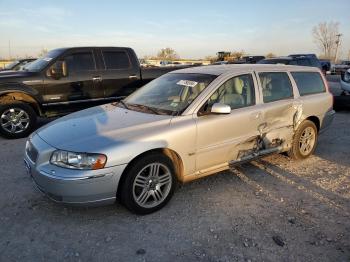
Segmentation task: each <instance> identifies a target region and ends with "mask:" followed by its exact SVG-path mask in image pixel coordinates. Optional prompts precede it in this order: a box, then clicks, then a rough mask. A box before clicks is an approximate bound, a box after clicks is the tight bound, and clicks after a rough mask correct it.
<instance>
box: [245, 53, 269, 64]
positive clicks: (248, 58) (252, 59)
mask: <svg viewBox="0 0 350 262" xmlns="http://www.w3.org/2000/svg"><path fill="white" fill-rule="evenodd" d="M263 59H265V56H261V55H253V56H243V57H242V60H243V61H245V64H256V63H257V62H259V61H261V60H263Z"/></svg>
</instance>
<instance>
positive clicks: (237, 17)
mask: <svg viewBox="0 0 350 262" xmlns="http://www.w3.org/2000/svg"><path fill="white" fill-rule="evenodd" d="M349 11H350V0H333V1H330V0H226V1H224V0H215V1H214V0H187V1H184V0H173V1H167V0H147V1H145V0H143V1H142V0H140V1H137V0H129V1H117V0H115V1H112V0H110V1H107V0H106V1H105V0H99V1H88V0H85V1H83V0H75V1H68V0H60V1H34V0H26V1H18V0H11V1H9V0H0V57H1V58H8V57H9V55H11V56H13V57H20V56H36V55H38V53H39V52H40V51H41V50H42V49H43V48H45V49H49V50H50V49H53V48H58V47H67V46H87V45H88V46H128V47H132V48H134V49H135V51H136V53H137V54H138V56H139V57H143V56H145V55H156V54H157V52H158V51H159V50H160V49H161V48H165V47H171V48H173V49H175V50H176V52H177V53H178V54H179V55H180V57H181V58H203V57H205V56H208V55H212V56H214V55H215V54H216V53H217V52H218V51H241V50H243V51H244V52H245V53H247V54H251V55H266V54H267V53H270V52H272V53H274V54H276V55H288V54H290V53H303V52H307V53H318V54H319V53H320V51H319V50H318V47H317V45H316V44H315V43H314V41H313V38H312V33H311V31H312V28H313V26H315V25H317V24H318V23H320V22H324V21H327V22H330V21H334V22H339V23H340V32H341V33H342V34H343V37H342V45H341V52H340V54H341V57H343V58H346V57H347V56H348V53H349V51H350V12H349Z"/></svg>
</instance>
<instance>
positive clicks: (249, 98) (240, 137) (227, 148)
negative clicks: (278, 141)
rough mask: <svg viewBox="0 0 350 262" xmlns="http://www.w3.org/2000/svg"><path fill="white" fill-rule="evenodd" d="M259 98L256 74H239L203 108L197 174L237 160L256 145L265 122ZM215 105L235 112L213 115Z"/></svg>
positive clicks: (199, 118) (197, 152)
mask: <svg viewBox="0 0 350 262" xmlns="http://www.w3.org/2000/svg"><path fill="white" fill-rule="evenodd" d="M256 96H257V93H256V88H255V84H254V80H253V75H252V74H245V75H239V76H235V77H233V78H230V79H228V80H227V81H226V82H225V83H224V84H222V85H221V86H220V87H219V88H218V89H217V90H216V91H215V92H214V93H213V94H212V95H211V96H210V98H209V99H208V101H207V102H206V103H205V104H204V105H203V106H202V108H201V109H200V110H199V112H198V115H197V117H196V124H197V150H196V156H197V157H196V170H197V171H200V172H206V170H210V169H213V168H215V167H219V166H221V165H225V164H227V163H228V162H230V161H232V160H237V159H238V158H239V157H241V156H242V155H246V154H248V153H247V152H249V151H251V150H252V149H253V148H254V147H255V146H256V141H257V138H258V136H259V131H258V127H259V125H260V123H261V118H260V116H261V112H260V107H259V105H256V99H255V98H256ZM214 103H222V104H226V105H229V106H231V113H230V114H225V115H222V114H220V115H218V114H217V115H215V114H210V109H211V106H212V105H213V104H214Z"/></svg>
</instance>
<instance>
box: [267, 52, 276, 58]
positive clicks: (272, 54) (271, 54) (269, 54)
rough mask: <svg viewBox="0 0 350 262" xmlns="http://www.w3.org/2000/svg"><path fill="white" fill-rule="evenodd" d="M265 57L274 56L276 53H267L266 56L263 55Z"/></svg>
mask: <svg viewBox="0 0 350 262" xmlns="http://www.w3.org/2000/svg"><path fill="white" fill-rule="evenodd" d="M265 57H266V58H274V57H276V55H275V54H274V53H271V52H270V53H268V54H267V55H266V56H265Z"/></svg>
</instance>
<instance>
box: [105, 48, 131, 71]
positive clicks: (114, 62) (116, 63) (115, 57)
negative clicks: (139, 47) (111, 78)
mask: <svg viewBox="0 0 350 262" xmlns="http://www.w3.org/2000/svg"><path fill="white" fill-rule="evenodd" d="M102 54H103V59H104V61H105V65H106V69H127V68H129V67H130V60H129V56H128V54H127V53H126V52H124V51H103V52H102Z"/></svg>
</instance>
